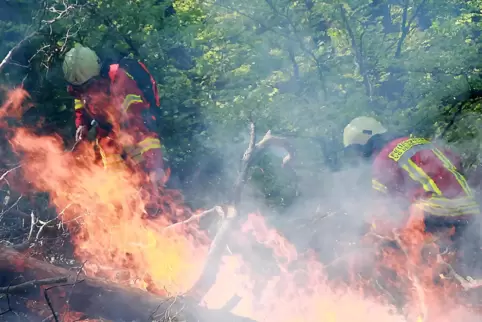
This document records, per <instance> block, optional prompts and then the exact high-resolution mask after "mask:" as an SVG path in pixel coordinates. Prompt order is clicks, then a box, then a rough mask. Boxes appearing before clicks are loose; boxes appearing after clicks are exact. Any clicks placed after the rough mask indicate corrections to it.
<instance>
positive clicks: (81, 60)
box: [62, 45, 100, 85]
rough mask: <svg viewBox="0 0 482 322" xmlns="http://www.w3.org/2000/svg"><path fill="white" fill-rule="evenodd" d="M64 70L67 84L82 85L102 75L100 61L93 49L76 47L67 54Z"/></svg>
mask: <svg viewBox="0 0 482 322" xmlns="http://www.w3.org/2000/svg"><path fill="white" fill-rule="evenodd" d="M62 69H63V71H64V76H65V79H66V80H67V82H69V83H71V84H73V85H81V84H83V83H85V82H87V81H88V80H89V79H91V78H92V77H95V76H97V75H99V74H100V59H99V57H98V56H97V54H96V53H95V52H94V51H93V50H92V49H90V48H88V47H83V46H82V45H76V46H75V47H74V48H72V49H71V50H69V51H68V52H67V53H66V54H65V58H64V63H63V65H62Z"/></svg>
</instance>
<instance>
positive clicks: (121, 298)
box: [0, 246, 254, 322]
mask: <svg viewBox="0 0 482 322" xmlns="http://www.w3.org/2000/svg"><path fill="white" fill-rule="evenodd" d="M19 270H21V271H19ZM0 274H8V276H10V275H12V276H19V275H22V276H23V277H24V278H26V279H36V278H47V279H49V278H50V279H51V278H58V277H59V276H64V277H67V278H68V282H72V281H81V282H77V283H76V285H75V287H69V292H68V294H66V292H49V294H48V297H49V299H50V300H52V303H54V304H55V305H59V304H61V303H65V301H66V296H68V297H69V299H68V305H69V308H70V309H71V310H72V311H75V312H78V313H82V314H84V315H85V316H86V317H88V318H91V319H106V320H111V321H150V320H149V316H150V315H151V313H152V312H153V311H154V310H155V309H156V308H158V309H159V312H168V311H171V312H177V313H179V314H180V319H181V320H182V321H199V322H202V321H233V322H235V321H239V322H254V321H253V320H251V319H249V318H243V317H239V316H235V315H233V314H231V313H228V312H226V311H223V310H210V309H207V308H204V307H200V306H199V305H197V304H195V303H193V302H192V301H190V300H189V299H186V298H183V297H178V298H176V299H173V298H172V297H171V296H167V295H164V296H161V295H155V294H151V293H148V292H146V291H143V290H141V289H138V288H133V287H129V286H123V285H119V284H117V283H113V282H111V281H107V280H103V279H99V278H94V277H88V276H85V275H84V274H82V273H81V272H80V271H78V270H77V271H72V270H68V269H65V268H61V267H58V266H55V265H53V264H50V263H48V262H44V261H41V260H37V259H35V258H32V257H29V256H26V255H24V254H21V253H19V252H17V251H15V250H13V249H12V248H9V247H4V246H0ZM12 278H14V277H12ZM7 285H8V281H5V280H3V284H2V286H5V287H6V286H7ZM54 285H56V284H54ZM70 285H72V284H71V283H70V284H67V286H70ZM64 286H66V285H65V284H58V287H64ZM11 287H12V286H11ZM4 291H5V289H4ZM10 293H11V292H10ZM13 296H15V295H14V294H12V297H13ZM21 296H22V298H24V299H29V300H35V301H40V303H39V304H40V305H41V304H42V303H41V302H44V301H45V299H44V300H42V298H41V296H42V292H39V291H38V290H36V289H34V288H32V289H30V288H26V289H25V293H21ZM44 296H45V295H44ZM17 302H18V301H12V306H13V307H12V309H13V310H14V311H16V312H30V311H31V309H30V308H28V307H26V306H25V304H22V303H20V302H19V303H17ZM43 304H46V303H45V302H44V303H43ZM177 313H176V314H177ZM167 314H169V313H167Z"/></svg>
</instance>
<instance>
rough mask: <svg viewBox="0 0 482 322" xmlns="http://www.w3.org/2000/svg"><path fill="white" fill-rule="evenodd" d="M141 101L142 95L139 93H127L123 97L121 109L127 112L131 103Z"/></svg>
mask: <svg viewBox="0 0 482 322" xmlns="http://www.w3.org/2000/svg"><path fill="white" fill-rule="evenodd" d="M142 102H143V101H142V97H141V96H140V95H135V94H128V95H126V97H125V98H124V102H123V103H122V109H123V110H124V112H127V110H128V109H129V107H130V106H131V105H132V104H134V103H142Z"/></svg>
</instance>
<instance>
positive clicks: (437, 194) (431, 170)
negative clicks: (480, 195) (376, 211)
mask: <svg viewBox="0 0 482 322" xmlns="http://www.w3.org/2000/svg"><path fill="white" fill-rule="evenodd" d="M372 171H373V172H372V187H373V189H375V191H377V192H379V193H381V194H383V195H390V196H393V197H398V198H402V200H406V201H407V202H408V203H410V204H416V205H417V206H420V207H422V209H423V210H424V212H425V213H426V214H428V215H430V216H435V217H445V218H447V217H450V218H453V219H455V218H462V217H464V218H465V217H466V216H469V217H471V216H473V215H478V214H479V213H480V210H479V207H478V204H477V202H476V201H475V199H474V196H473V192H472V190H471V188H470V187H469V185H468V184H467V181H466V179H465V177H464V176H463V175H462V174H461V161H460V158H459V156H457V155H456V154H455V153H453V152H451V151H449V150H447V149H443V148H440V147H438V146H436V145H435V144H434V143H432V142H430V141H429V140H426V139H423V138H415V137H401V138H397V139H394V140H391V141H389V142H388V143H386V144H385V145H384V146H383V147H382V148H381V150H380V152H379V153H378V155H377V156H376V157H375V159H374V162H373V168H372Z"/></svg>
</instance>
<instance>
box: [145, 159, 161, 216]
mask: <svg viewBox="0 0 482 322" xmlns="http://www.w3.org/2000/svg"><path fill="white" fill-rule="evenodd" d="M149 179H150V181H151V185H152V190H151V196H150V198H151V201H150V202H149V203H148V204H147V205H146V209H145V210H146V213H147V216H148V217H151V218H155V217H158V216H159V215H161V213H160V209H159V206H158V202H159V188H160V187H164V186H165V183H166V173H165V172H164V170H163V169H162V168H158V169H155V170H152V171H151V172H149Z"/></svg>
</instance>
